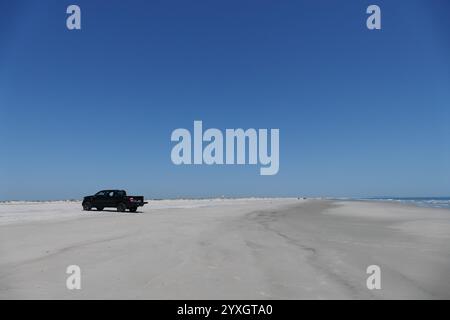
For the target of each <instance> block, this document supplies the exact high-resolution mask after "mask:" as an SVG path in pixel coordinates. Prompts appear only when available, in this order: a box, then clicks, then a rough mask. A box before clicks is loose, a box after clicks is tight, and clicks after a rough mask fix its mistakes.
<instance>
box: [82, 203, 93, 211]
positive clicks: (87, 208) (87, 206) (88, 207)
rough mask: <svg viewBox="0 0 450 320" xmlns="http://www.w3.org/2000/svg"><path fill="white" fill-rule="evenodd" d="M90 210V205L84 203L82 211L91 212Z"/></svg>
mask: <svg viewBox="0 0 450 320" xmlns="http://www.w3.org/2000/svg"><path fill="white" fill-rule="evenodd" d="M91 209H92V204H91V203H90V202H85V203H84V204H83V210H84V211H91Z"/></svg>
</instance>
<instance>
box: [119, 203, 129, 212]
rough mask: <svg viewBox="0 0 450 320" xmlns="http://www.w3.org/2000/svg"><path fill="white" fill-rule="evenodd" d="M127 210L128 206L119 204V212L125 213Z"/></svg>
mask: <svg viewBox="0 0 450 320" xmlns="http://www.w3.org/2000/svg"><path fill="white" fill-rule="evenodd" d="M125 210H127V206H126V205H125V204H124V203H119V205H118V206H117V212H125Z"/></svg>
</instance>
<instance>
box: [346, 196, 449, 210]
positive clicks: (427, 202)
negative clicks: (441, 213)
mask: <svg viewBox="0 0 450 320" xmlns="http://www.w3.org/2000/svg"><path fill="white" fill-rule="evenodd" d="M355 200H370V201H391V202H400V203H407V204H413V205H416V206H419V207H427V208H445V209H450V197H436V198H432V197H419V198H396V197H392V198H389V197H381V198H360V199H355Z"/></svg>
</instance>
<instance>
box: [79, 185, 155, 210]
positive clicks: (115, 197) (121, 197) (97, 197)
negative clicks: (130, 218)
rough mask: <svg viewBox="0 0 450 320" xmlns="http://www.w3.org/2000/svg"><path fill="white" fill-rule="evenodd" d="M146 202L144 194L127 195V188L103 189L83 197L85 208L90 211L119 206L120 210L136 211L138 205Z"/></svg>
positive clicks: (140, 205)
mask: <svg viewBox="0 0 450 320" xmlns="http://www.w3.org/2000/svg"><path fill="white" fill-rule="evenodd" d="M146 203H147V202H144V197H143V196H127V193H126V192H125V190H102V191H99V192H97V193H96V194H94V195H93V196H87V197H84V199H83V203H82V206H83V210H87V211H90V210H91V209H92V208H96V209H97V210H98V211H102V210H103V209H104V208H117V211H119V212H125V210H127V209H128V210H130V211H131V212H136V210H137V208H138V207H142V206H143V205H144V204H146Z"/></svg>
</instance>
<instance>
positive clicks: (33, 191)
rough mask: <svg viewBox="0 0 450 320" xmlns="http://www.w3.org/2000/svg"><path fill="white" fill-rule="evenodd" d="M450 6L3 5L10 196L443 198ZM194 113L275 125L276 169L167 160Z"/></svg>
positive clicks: (1, 49) (208, 123)
mask: <svg viewBox="0 0 450 320" xmlns="http://www.w3.org/2000/svg"><path fill="white" fill-rule="evenodd" d="M69 4H77V5H79V6H80V7H81V11H82V30H80V31H69V30H67V29H66V25H65V20H66V16H67V15H66V13H65V11H66V8H67V6H68V5H69ZM370 4H377V5H379V6H380V7H381V10H382V30H377V31H369V30H368V29H367V28H366V22H365V21H366V18H367V16H368V15H367V14H366V13H365V11H366V8H367V6H368V5H370ZM449 14H450V2H448V1H446V0H435V1H427V0H420V1H419V0H410V1H380V0H376V1H356V0H355V1H312V0H311V1H293V0H292V1H268V0H259V1H256V0H255V1H248V0H239V1H235V0H227V1H221V0H217V1H209V0H208V1H207V0H201V1H197V0H192V1H171V0H164V1H162V0H161V1H92V0H90V1H85V0H76V1H71V2H69V1H61V0H59V1H56V0H55V1H1V2H0V118H1V120H2V121H1V126H0V148H1V151H2V156H1V159H0V200H6V199H65V198H80V197H81V196H83V195H86V194H90V193H94V192H95V191H97V190H100V189H104V188H123V189H127V190H129V192H131V193H135V194H136V193H138V194H143V195H145V196H146V197H151V198H161V197H180V196H185V197H209V196H221V195H226V196H251V195H256V196H297V195H307V196H339V197H341V196H349V197H366V196H388V195H389V196H448V195H449V190H450V144H449V138H450V125H449V124H450V19H449V18H448V16H449ZM194 120H202V121H203V125H204V127H206V128H210V127H214V128H219V129H222V130H224V129H225V128H244V129H245V128H279V129H280V171H279V173H278V174H277V175H275V176H260V175H259V166H249V165H248V166H206V165H202V166H175V165H173V164H172V162H171V160H170V151H171V149H172V147H173V145H174V144H173V143H172V142H171V141H170V135H171V132H172V131H173V130H174V129H176V128H188V129H190V130H192V126H193V121H194Z"/></svg>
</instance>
